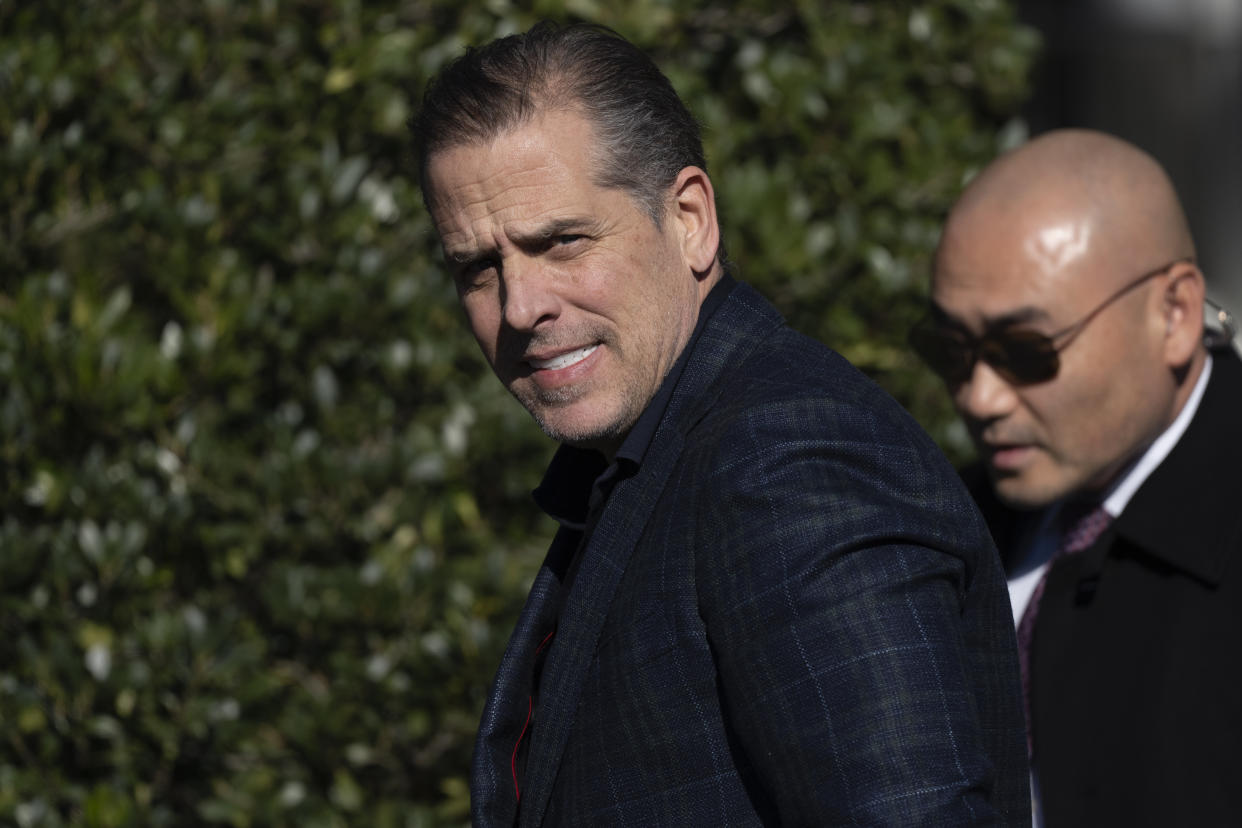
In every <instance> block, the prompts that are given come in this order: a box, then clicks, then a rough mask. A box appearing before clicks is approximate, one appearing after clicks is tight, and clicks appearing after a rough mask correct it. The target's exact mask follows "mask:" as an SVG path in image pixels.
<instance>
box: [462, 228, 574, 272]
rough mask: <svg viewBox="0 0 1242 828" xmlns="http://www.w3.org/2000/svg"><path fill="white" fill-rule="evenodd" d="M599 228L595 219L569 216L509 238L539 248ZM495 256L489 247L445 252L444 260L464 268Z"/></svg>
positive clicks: (521, 244)
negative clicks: (556, 239) (553, 240)
mask: <svg viewBox="0 0 1242 828" xmlns="http://www.w3.org/2000/svg"><path fill="white" fill-rule="evenodd" d="M597 226H598V222H597V221H596V220H595V219H593V218H589V217H587V216H567V217H565V218H558V219H552V220H551V221H549V222H547V223H545V224H541V225H539V226H537V227H535V228H534V229H532V230H528V231H525V232H511V233H510V234H509V237H510V238H511V239H512V240H513V243H514V244H516V245H517V246H518V247H539V246H541V245H545V244H547V243H548V242H549V241H551V240H552V239H554V238H556V237H557V236H564V235H573V234H578V233H593V232H595V231H596V228H597ZM495 254H496V250H495V248H493V247H490V246H489V247H486V248H478V249H475V248H466V249H461V250H445V251H444V258H445V259H446V260H448V261H449V262H450V263H451V264H454V265H458V266H464V265H470V264H473V263H475V262H479V261H483V260H485V259H489V258H491V257H492V256H494V255H495Z"/></svg>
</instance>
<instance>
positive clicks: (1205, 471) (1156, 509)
mask: <svg viewBox="0 0 1242 828" xmlns="http://www.w3.org/2000/svg"><path fill="white" fill-rule="evenodd" d="M1212 359H1213V366H1212V376H1211V379H1209V380H1208V386H1207V390H1206V391H1205V392H1204V395H1203V400H1202V401H1201V402H1200V404H1199V410H1198V411H1197V412H1195V417H1194V419H1193V420H1191V422H1190V426H1189V427H1188V428H1187V429H1186V433H1185V434H1183V435H1182V438H1181V439H1180V440H1179V441H1178V443H1177V445H1176V446H1174V448H1173V451H1172V452H1170V453H1169V456H1168V457H1166V458H1165V459H1164V462H1163V463H1161V464H1160V465H1159V466H1158V467H1157V468H1156V470H1155V471H1153V472H1152V473H1151V476H1150V477H1148V478H1147V480H1146V481H1144V483H1143V485H1142V486H1141V487H1140V488H1139V490H1138V491H1137V492H1135V494H1134V497H1133V498H1132V499H1131V500H1130V502H1129V504H1127V506H1126V509H1125V511H1123V512H1122V513H1121V516H1120V517H1119V518H1118V519H1117V533H1118V535H1119V536H1121V537H1122V538H1124V539H1126V540H1127V541H1129V542H1131V543H1133V544H1135V545H1136V546H1138V547H1140V548H1142V549H1143V550H1144V551H1145V552H1147V553H1148V554H1150V555H1152V556H1154V557H1156V558H1159V559H1160V560H1161V561H1164V562H1165V563H1167V564H1169V565H1170V566H1173V567H1175V568H1177V569H1180V570H1182V571H1185V572H1187V573H1189V574H1191V575H1193V576H1194V577H1196V578H1198V579H1199V580H1201V581H1203V582H1204V583H1206V584H1209V585H1216V584H1219V583H1220V581H1221V579H1222V578H1223V577H1224V574H1225V570H1226V569H1227V567H1228V566H1229V563H1230V560H1229V558H1230V556H1231V555H1236V554H1237V550H1239V549H1242V510H1239V509H1238V490H1239V488H1240V487H1242V479H1239V474H1242V432H1239V430H1238V424H1239V422H1242V362H1239V360H1238V358H1237V356H1235V355H1234V353H1233V352H1232V351H1229V350H1220V351H1215V352H1213V355H1212Z"/></svg>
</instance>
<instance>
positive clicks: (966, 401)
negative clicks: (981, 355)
mask: <svg viewBox="0 0 1242 828" xmlns="http://www.w3.org/2000/svg"><path fill="white" fill-rule="evenodd" d="M953 402H954V404H955V405H957V409H958V411H959V412H960V413H961V414H962V416H964V417H967V418H969V419H972V420H976V421H987V420H996V419H999V418H1001V417H1004V416H1006V415H1007V414H1010V413H1012V412H1013V410H1014V408H1015V407H1016V406H1017V404H1018V395H1017V392H1015V391H1014V388H1013V386H1012V385H1010V384H1009V382H1008V381H1006V380H1005V378H1004V377H1002V376H1001V375H1000V374H998V373H997V372H996V369H995V368H993V367H992V366H991V365H988V364H987V363H986V362H984V361H983V360H978V361H976V362H975V365H974V367H973V368H972V369H971V372H970V376H969V377H967V378H966V381H965V382H963V383H962V384H961V385H959V386H958V387H957V388H956V389H954V392H953Z"/></svg>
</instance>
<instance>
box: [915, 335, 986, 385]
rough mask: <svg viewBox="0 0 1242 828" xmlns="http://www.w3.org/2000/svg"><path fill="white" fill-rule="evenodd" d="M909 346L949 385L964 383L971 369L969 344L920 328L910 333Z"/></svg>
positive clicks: (971, 361) (955, 337) (971, 357)
mask: <svg viewBox="0 0 1242 828" xmlns="http://www.w3.org/2000/svg"><path fill="white" fill-rule="evenodd" d="M910 346H911V347H912V348H914V352H915V353H917V354H918V355H919V356H920V357H921V358H922V359H923V361H924V362H926V363H927V365H928V367H930V368H931V369H932V370H933V371H935V372H936V373H937V374H939V375H940V376H941V378H942V379H944V381H945V382H947V383H949V384H950V385H956V384H959V383H962V382H965V381H966V379H967V378H968V377H969V376H970V370H971V368H972V367H973V362H974V359H973V356H972V354H971V349H970V345H969V343H967V342H966V341H965V340H964V339H962V338H961V337H958V336H954V335H953V334H951V333H949V332H947V331H943V330H936V329H935V328H933V327H931V326H920V327H917V328H915V329H914V330H913V331H911V333H910Z"/></svg>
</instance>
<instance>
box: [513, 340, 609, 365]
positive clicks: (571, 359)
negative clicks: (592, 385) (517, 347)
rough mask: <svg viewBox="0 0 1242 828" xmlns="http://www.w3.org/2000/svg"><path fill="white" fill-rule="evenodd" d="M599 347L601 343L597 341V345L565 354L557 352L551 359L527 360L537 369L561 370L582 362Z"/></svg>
mask: <svg viewBox="0 0 1242 828" xmlns="http://www.w3.org/2000/svg"><path fill="white" fill-rule="evenodd" d="M598 347H599V344H598V343H597V344H595V345H588V346H586V347H585V348H578V349H577V350H573V351H566V352H565V353H563V354H557V355H556V356H554V357H551V358H549V359H533V358H532V359H528V360H526V362H527V364H528V365H530V367H532V368H534V369H535V370H536V371H560V370H561V369H563V368H569V367H570V366H572V365H577V364H578V363H579V362H582V360H584V359H586V358H587V357H589V356H590V355H591V354H593V353H595V349H596V348H598Z"/></svg>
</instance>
